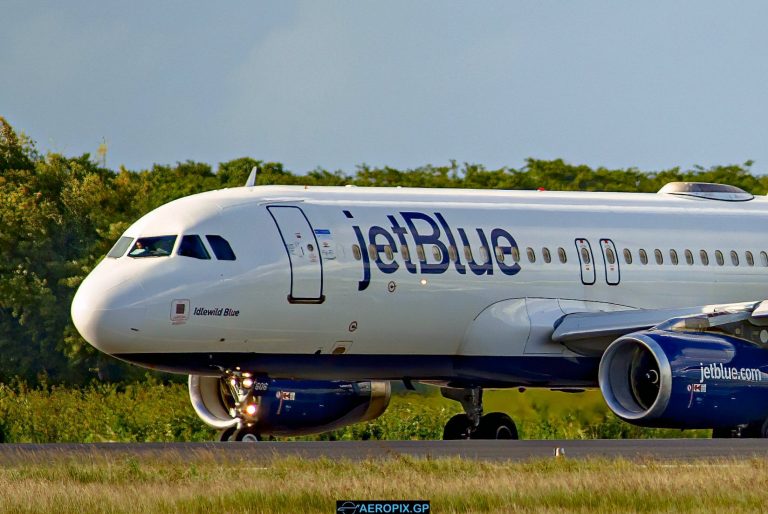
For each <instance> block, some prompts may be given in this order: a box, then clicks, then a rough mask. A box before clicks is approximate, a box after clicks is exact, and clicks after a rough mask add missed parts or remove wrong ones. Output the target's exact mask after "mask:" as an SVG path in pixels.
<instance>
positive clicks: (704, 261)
mask: <svg viewBox="0 0 768 514" xmlns="http://www.w3.org/2000/svg"><path fill="white" fill-rule="evenodd" d="M699 258H701V263H702V264H703V265H704V266H709V255H707V251H706V250H699Z"/></svg>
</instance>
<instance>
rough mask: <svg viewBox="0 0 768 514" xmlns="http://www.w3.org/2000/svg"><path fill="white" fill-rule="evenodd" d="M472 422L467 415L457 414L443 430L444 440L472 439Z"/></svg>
mask: <svg viewBox="0 0 768 514" xmlns="http://www.w3.org/2000/svg"><path fill="white" fill-rule="evenodd" d="M471 428H472V421H470V419H469V416H467V415H466V414H456V415H455V416H454V417H452V418H451V419H449V420H448V423H446V424H445V428H444V429H443V440H444V441H453V440H457V439H470V432H471Z"/></svg>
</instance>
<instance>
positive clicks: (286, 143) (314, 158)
mask: <svg viewBox="0 0 768 514" xmlns="http://www.w3.org/2000/svg"><path fill="white" fill-rule="evenodd" d="M0 4H2V7H1V8H0V12H2V14H0V116H4V117H5V118H6V119H7V120H8V121H9V122H10V123H11V124H12V125H13V126H14V127H15V128H16V129H17V130H20V131H23V132H25V133H26V134H27V135H29V136H30V137H31V138H32V139H34V140H36V141H37V143H38V147H39V149H41V150H43V151H52V152H60V153H64V154H66V155H80V154H82V153H85V152H88V153H91V154H92V155H93V154H95V153H96V150H97V148H98V146H99V144H100V143H101V142H102V141H106V143H107V146H108V153H107V166H108V167H110V168H113V169H117V168H118V167H119V166H120V165H124V166H125V167H127V168H128V169H132V170H140V169H146V168H149V167H151V166H152V165H153V164H154V163H158V164H174V163H176V162H177V161H186V160H195V161H202V162H207V163H210V164H212V165H213V166H214V168H215V167H216V165H217V164H218V163H219V162H224V161H229V160H232V159H235V158H239V157H244V156H250V157H253V158H256V159H260V160H264V161H278V162H282V163H284V164H285V166H286V168H287V169H289V170H291V171H293V172H295V173H306V172H308V171H310V170H313V169H316V168H318V167H320V168H324V169H327V170H331V171H333V170H343V171H345V172H347V173H352V172H354V171H355V168H356V166H358V165H362V164H367V165H370V166H384V165H388V166H393V167H396V168H401V169H407V168H414V167H418V166H422V165H426V164H432V165H446V164H448V163H449V162H450V161H451V160H456V161H458V162H459V163H462V162H469V163H475V164H482V165H485V166H486V167H488V168H493V169H495V168H499V167H502V166H509V167H513V168H519V167H521V166H523V164H524V162H525V159H526V158H528V157H532V158H536V159H554V158H562V159H564V160H566V161H567V162H570V163H573V164H587V165H590V166H593V167H597V166H605V167H609V168H626V167H637V168H640V169H641V170H646V171H653V170H661V169H668V168H672V167H675V166H681V167H684V168H686V167H690V166H692V165H695V164H698V165H702V166H712V165H717V164H732V163H735V164H738V163H743V162H745V161H747V160H754V161H755V164H754V166H753V170H754V171H755V172H756V173H765V172H768V144H766V143H767V141H766V128H765V127H766V125H767V124H768V87H767V84H768V58H766V50H768V30H765V20H766V19H768V2H764V1H751V0H742V1H739V2H720V1H710V0H692V1H673V2H669V1H655V0H652V1H647V2H615V1H595V0H583V1H573V0H568V1H566V0H563V1H554V0H552V1H546V0H545V1H536V2H534V1H527V2H523V1H515V0H507V1H491V0H487V1H481V2H465V1H462V2H459V1H448V0H441V1H430V0H423V1H414V0H405V1H401V0H389V1H387V2H373V1H367V0H355V1H352V0H346V1H341V0H328V1H318V0H314V1H289V0H281V1H255V0H246V1H240V0H228V1H227V2H216V3H214V2H199V1H156V0H155V1H145V0H136V1H132V2H117V1H112V0H105V1H101V2H91V1H85V0H68V1H67V2H61V1H42V0H41V1H28V0H23V1H19V0H0Z"/></svg>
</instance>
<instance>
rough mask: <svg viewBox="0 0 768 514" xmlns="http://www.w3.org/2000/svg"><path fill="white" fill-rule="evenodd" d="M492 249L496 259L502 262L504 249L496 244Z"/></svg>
mask: <svg viewBox="0 0 768 514" xmlns="http://www.w3.org/2000/svg"><path fill="white" fill-rule="evenodd" d="M494 251H495V252H496V260H497V261H499V262H504V250H503V249H502V248H501V247H500V246H497V247H496V249H495V250H494Z"/></svg>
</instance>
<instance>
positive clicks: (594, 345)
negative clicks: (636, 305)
mask: <svg viewBox="0 0 768 514" xmlns="http://www.w3.org/2000/svg"><path fill="white" fill-rule="evenodd" d="M727 312H732V313H748V314H749V317H750V318H753V319H768V301H763V302H744V303H732V304H722V305H701V306H696V307H686V308H680V309H637V310H623V311H612V312H574V313H571V314H566V315H564V316H562V317H561V318H560V319H558V320H557V321H556V322H555V328H554V331H553V332H552V341H553V342H556V343H561V344H562V345H564V346H565V347H566V348H568V349H569V350H571V351H572V352H575V353H578V354H582V355H600V354H601V353H602V352H603V351H604V350H605V349H606V348H607V347H608V345H609V344H611V342H612V341H614V340H615V339H616V338H618V337H620V336H622V335H624V334H629V333H631V332H636V331H638V330H646V329H649V328H651V327H655V326H657V325H659V324H662V323H664V322H665V321H668V320H670V319H673V318H680V317H684V316H692V315H696V314H713V313H727Z"/></svg>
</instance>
